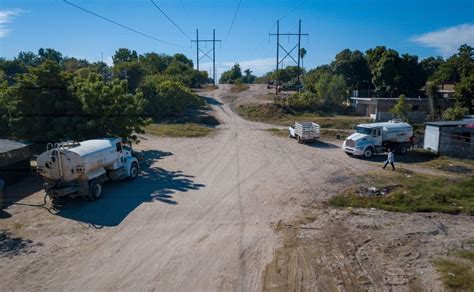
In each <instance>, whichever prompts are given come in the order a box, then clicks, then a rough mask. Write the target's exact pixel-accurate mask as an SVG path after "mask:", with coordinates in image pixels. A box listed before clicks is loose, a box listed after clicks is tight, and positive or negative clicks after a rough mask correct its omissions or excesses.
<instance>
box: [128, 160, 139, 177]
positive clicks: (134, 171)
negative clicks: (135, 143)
mask: <svg viewBox="0 0 474 292" xmlns="http://www.w3.org/2000/svg"><path fill="white" fill-rule="evenodd" d="M137 176H138V164H137V163H136V162H133V163H132V166H130V176H129V178H130V180H134V179H136V178H137Z"/></svg>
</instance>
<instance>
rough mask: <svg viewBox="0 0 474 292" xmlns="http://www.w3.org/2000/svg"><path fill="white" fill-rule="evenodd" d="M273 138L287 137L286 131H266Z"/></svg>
mask: <svg viewBox="0 0 474 292" xmlns="http://www.w3.org/2000/svg"><path fill="white" fill-rule="evenodd" d="M267 131H268V132H270V133H271V134H272V135H273V136H277V137H288V130H285V129H277V128H270V129H267Z"/></svg>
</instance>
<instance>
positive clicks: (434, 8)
mask: <svg viewBox="0 0 474 292" xmlns="http://www.w3.org/2000/svg"><path fill="white" fill-rule="evenodd" d="M70 2H72V3H74V4H77V5H79V6H81V7H84V8H86V9H88V10H91V11H94V12H95V13H98V14H100V15H102V16H105V17H107V18H110V19H112V20H115V21H117V22H120V23H122V24H124V25H127V26H130V27H132V28H134V29H136V30H139V31H141V32H143V33H146V34H148V35H151V36H153V37H155V38H159V39H162V40H165V41H167V42H170V43H173V44H177V45H179V47H175V46H170V45H167V44H164V43H160V42H157V41H155V40H151V39H148V38H146V37H143V36H141V35H138V34H135V33H132V32H130V31H127V30H125V29H123V28H121V27H118V26H115V25H113V24H111V23H108V22H106V21H104V20H102V19H100V18H97V17H95V16H92V15H90V14H87V13H85V12H84V11H81V10H79V9H77V8H75V7H72V6H70V5H68V4H66V3H64V2H63V1H62V0H41V1H40V0H35V1H33V0H29V1H27V0H14V1H13V0H2V1H1V2H0V56H1V57H6V58H13V57H14V56H16V55H17V54H18V52H19V51H33V52H36V51H37V50H38V48H40V47H45V48H46V47H50V48H54V49H56V50H59V51H61V52H62V53H63V55H67V56H73V57H79V58H86V59H88V60H90V61H97V60H100V59H101V53H102V54H103V56H104V61H107V62H109V61H110V60H111V56H112V55H113V53H114V51H115V50H116V49H117V48H120V47H126V48H130V49H134V50H136V51H137V52H138V53H145V52H150V51H154V52H158V53H167V54H174V53H178V52H180V53H184V54H186V55H187V56H188V57H189V58H192V59H193V61H195V58H196V56H195V47H193V48H191V44H190V41H189V39H188V38H187V37H186V36H185V35H183V34H182V33H181V32H179V31H178V30H177V29H176V28H175V27H174V26H173V25H172V24H171V23H170V22H169V21H168V20H167V19H166V18H165V17H164V16H163V15H162V14H161V13H160V12H159V11H158V10H157V9H156V8H155V7H154V6H153V4H152V3H151V2H150V0H135V1H131V0H126V1H125V0H101V1H92V0H70ZM155 3H157V4H158V5H159V6H160V7H161V8H162V9H163V10H164V11H165V12H166V13H167V14H168V15H169V16H170V17H171V18H172V19H173V20H174V21H175V22H176V23H177V24H178V25H179V26H180V27H181V28H182V29H183V30H184V32H185V33H186V34H188V35H190V36H191V37H192V38H194V37H195V30H196V28H198V29H199V31H200V38H211V37H212V29H213V28H215V29H216V38H218V39H222V47H220V46H218V47H217V50H216V59H217V68H218V71H222V70H225V69H227V68H229V67H230V66H231V65H232V64H233V63H234V62H239V63H240V64H241V66H242V67H243V69H246V68H250V69H251V70H253V71H254V72H255V73H257V74H261V73H263V72H266V71H269V70H272V69H273V68H274V66H275V52H276V44H275V38H271V39H270V41H269V36H268V33H269V32H272V33H274V32H275V31H276V27H275V22H276V20H277V19H280V31H281V32H296V31H297V25H298V19H302V30H303V32H305V33H309V37H308V38H307V39H306V38H303V39H302V47H304V48H306V49H307V51H308V54H307V56H306V58H305V60H304V64H305V67H306V68H312V67H315V66H317V65H320V64H325V63H329V62H330V61H331V60H332V59H333V58H334V55H335V54H336V53H337V52H339V51H341V50H342V49H345V48H349V49H351V50H355V49H358V50H362V51H365V50H366V49H368V48H371V47H374V46H377V45H385V46H387V47H390V48H394V49H396V50H398V51H399V52H401V53H410V54H415V55H418V56H420V57H421V58H424V57H427V56H431V55H434V56H444V57H446V56H449V55H450V54H452V53H453V52H454V51H455V49H456V48H457V47H458V46H459V45H460V44H462V43H468V44H470V45H474V1H472V0H467V1H456V0H454V1H437V0H431V1H425V0H423V1H421V0H419V1H417V0H411V1H405V0H403V1H394V0H392V1H385V0H378V1H376V0H370V1H369V0H365V1H362V0H361V1H349V0H345V1H343V0H333V1H329V0H328V1H315V0H313V1H311V0H292V1H291V0H274V1H270V0H263V1H250V0H242V1H241V4H240V8H239V9H238V11H237V16H236V19H235V23H234V25H233V27H232V30H230V25H231V22H232V19H233V16H234V13H235V11H236V8H237V6H238V3H239V0H221V1H217V0H174V1H171V0H155ZM229 31H230V32H229ZM227 34H229V35H228V37H226V36H227ZM294 41H295V39H291V38H290V39H289V40H288V38H286V37H284V38H282V44H283V46H285V47H289V48H291V47H292V44H293V43H294ZM208 48H209V47H208ZM289 48H288V49H289ZM203 49H204V50H206V49H205V48H203ZM206 51H207V50H206ZM284 64H285V65H290V64H291V63H290V62H289V61H285V63H284ZM210 67H211V65H210V63H209V62H208V61H206V60H202V61H201V69H205V70H208V69H210ZM218 73H220V72H218Z"/></svg>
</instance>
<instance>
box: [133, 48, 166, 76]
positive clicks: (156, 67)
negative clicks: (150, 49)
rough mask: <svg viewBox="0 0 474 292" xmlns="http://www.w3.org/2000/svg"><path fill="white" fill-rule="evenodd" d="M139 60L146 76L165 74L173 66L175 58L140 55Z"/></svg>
mask: <svg viewBox="0 0 474 292" xmlns="http://www.w3.org/2000/svg"><path fill="white" fill-rule="evenodd" d="M139 60H140V64H142V67H143V69H144V70H145V72H146V74H147V75H151V74H161V73H163V72H164V71H165V70H166V68H168V66H169V65H170V64H171V61H172V60H173V57H171V56H168V55H165V54H157V53H146V54H143V55H140V57H139Z"/></svg>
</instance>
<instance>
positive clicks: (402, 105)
mask: <svg viewBox="0 0 474 292" xmlns="http://www.w3.org/2000/svg"><path fill="white" fill-rule="evenodd" d="M390 112H391V113H392V115H393V117H394V118H396V119H400V120H402V121H404V122H408V115H407V105H406V102H405V95H403V94H402V95H400V97H399V98H398V101H397V103H396V104H395V106H394V107H393V108H392V109H391V110H390Z"/></svg>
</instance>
